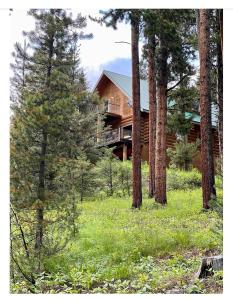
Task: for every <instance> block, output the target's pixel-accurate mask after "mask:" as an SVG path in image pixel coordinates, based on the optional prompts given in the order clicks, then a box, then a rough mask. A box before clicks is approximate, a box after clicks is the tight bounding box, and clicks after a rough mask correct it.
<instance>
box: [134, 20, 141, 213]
mask: <svg viewBox="0 0 233 300" xmlns="http://www.w3.org/2000/svg"><path fill="white" fill-rule="evenodd" d="M138 23H139V21H138V18H137V17H135V18H133V19H132V20H131V41H132V43H131V45H132V47H131V51H132V95H133V105H132V106H133V132H132V163H133V203H132V207H133V208H140V206H141V205H142V186H141V111H140V79H139V78H140V77H139V56H138V40H139V25H138Z"/></svg>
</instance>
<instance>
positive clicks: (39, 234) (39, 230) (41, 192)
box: [35, 130, 47, 270]
mask: <svg viewBox="0 0 233 300" xmlns="http://www.w3.org/2000/svg"><path fill="white" fill-rule="evenodd" d="M42 139H43V140H42V144H41V154H40V166H39V187H38V199H39V204H38V206H37V209H36V241H35V250H36V254H37V258H38V269H39V270H40V261H41V248H42V242H43V220H44V201H45V155H46V148H47V133H46V132H45V130H44V132H43V136H42Z"/></svg>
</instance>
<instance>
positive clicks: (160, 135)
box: [155, 39, 168, 204]
mask: <svg viewBox="0 0 233 300" xmlns="http://www.w3.org/2000/svg"><path fill="white" fill-rule="evenodd" d="M167 58H168V51H167V48H166V47H165V46H164V43H163V39H161V41H160V53H159V66H158V86H157V88H158V95H157V115H156V153H155V200H156V201H157V202H159V203H162V204H166V203H167V197H166V150H167V149H166V124H167Z"/></svg>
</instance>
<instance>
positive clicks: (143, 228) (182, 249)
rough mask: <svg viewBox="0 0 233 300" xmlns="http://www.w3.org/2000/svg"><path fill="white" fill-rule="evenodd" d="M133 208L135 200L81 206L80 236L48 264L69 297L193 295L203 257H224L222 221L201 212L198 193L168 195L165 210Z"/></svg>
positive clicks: (150, 204)
mask: <svg viewBox="0 0 233 300" xmlns="http://www.w3.org/2000/svg"><path fill="white" fill-rule="evenodd" d="M218 196H219V197H218V198H219V199H221V192H220V193H219V195H218ZM130 207H131V198H128V199H126V198H106V199H104V200H102V201H100V200H96V201H89V202H83V203H82V204H79V205H78V208H79V209H80V210H81V215H80V217H79V220H78V222H79V234H78V235H77V237H76V238H75V239H74V240H73V241H72V243H70V245H69V247H68V249H66V250H65V252H64V253H63V254H60V255H58V256H56V257H53V258H50V259H48V260H47V261H46V268H47V270H48V271H49V272H50V273H52V274H56V275H54V276H55V277H56V276H58V277H59V278H63V277H64V276H65V279H64V281H65V282H66V283H67V282H68V283H69V284H66V285H65V286H67V289H68V290H66V291H65V292H70V293H73V292H89V293H97V292H101V293H105V292H106V293H111V292H114V293H123V292H124V293H155V292H165V291H167V290H169V289H170V288H173V287H174V286H178V287H182V288H183V289H185V286H187V292H192V291H191V290H190V287H188V281H189V280H190V278H191V277H192V276H193V275H194V273H195V272H196V271H197V269H198V264H199V261H200V256H201V255H203V254H204V253H205V252H208V253H210V252H212V253H219V252H221V251H222V234H221V230H217V229H216V228H218V225H219V223H221V220H220V217H219V215H218V213H217V212H216V211H203V210H202V208H201V207H202V203H201V189H199V188H196V189H193V190H175V191H174V190H173V191H169V192H168V205H167V206H166V207H162V206H160V205H158V204H155V203H154V201H153V200H152V199H144V200H143V206H142V209H141V210H132V209H131V208H130ZM60 285H62V283H61V284H60ZM63 285H64V283H63ZM188 288H189V290H188ZM50 292H51V290H50ZM194 292H195V286H194Z"/></svg>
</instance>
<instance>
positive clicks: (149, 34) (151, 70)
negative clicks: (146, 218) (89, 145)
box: [143, 10, 156, 198]
mask: <svg viewBox="0 0 233 300" xmlns="http://www.w3.org/2000/svg"><path fill="white" fill-rule="evenodd" d="M154 18H155V16H154V13H153V11H151V10H148V11H145V12H144V14H143V19H144V27H145V29H144V35H145V36H146V38H147V45H146V46H147V49H146V50H147V66H148V74H147V77H148V88H149V193H148V194H149V197H150V198H152V197H154V196H155V141H156V78H155V74H156V73H155V46H156V41H155V34H154V30H155V29H154Z"/></svg>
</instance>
